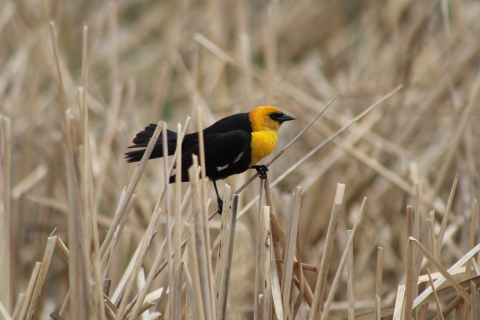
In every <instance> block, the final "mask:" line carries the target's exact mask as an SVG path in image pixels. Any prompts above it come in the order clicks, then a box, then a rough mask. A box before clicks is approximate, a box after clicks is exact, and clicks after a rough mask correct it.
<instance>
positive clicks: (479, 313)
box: [470, 281, 480, 319]
mask: <svg viewBox="0 0 480 320" xmlns="http://www.w3.org/2000/svg"><path fill="white" fill-rule="evenodd" d="M470 285H471V291H470V292H471V294H472V309H471V311H470V312H471V315H472V319H480V305H479V304H480V301H479V300H478V295H479V294H478V290H477V285H476V284H475V282H473V281H470Z"/></svg>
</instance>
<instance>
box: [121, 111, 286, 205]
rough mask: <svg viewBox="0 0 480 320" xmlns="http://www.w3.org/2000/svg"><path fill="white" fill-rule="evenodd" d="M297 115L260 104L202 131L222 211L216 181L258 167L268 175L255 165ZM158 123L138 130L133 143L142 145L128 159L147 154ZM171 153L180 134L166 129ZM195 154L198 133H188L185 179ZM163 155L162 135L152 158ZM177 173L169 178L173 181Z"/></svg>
mask: <svg viewBox="0 0 480 320" xmlns="http://www.w3.org/2000/svg"><path fill="white" fill-rule="evenodd" d="M290 120H295V118H293V117H291V116H289V115H287V114H285V113H283V112H281V111H280V110H278V109H277V108H275V107H271V106H260V107H257V108H255V109H253V110H252V111H250V112H248V113H238V114H234V115H231V116H228V117H225V118H223V119H220V120H218V121H217V122H215V123H214V124H212V125H211V126H210V127H208V128H206V129H204V130H203V135H204V141H205V166H206V168H205V169H206V176H207V177H208V178H209V179H210V180H212V181H213V185H214V187H215V191H216V193H217V201H218V206H219V212H220V213H221V207H222V200H221V199H220V196H219V195H218V190H217V185H216V183H215V181H216V180H219V179H225V178H226V177H228V176H231V175H234V174H239V173H242V172H245V171H246V170H247V169H256V170H257V172H258V173H259V175H260V177H261V178H263V179H264V178H266V171H268V169H267V167H266V166H263V165H256V164H257V163H258V161H260V160H261V159H262V158H264V157H266V156H268V155H269V154H270V153H272V151H273V150H274V149H275V146H276V144H277V130H278V128H280V126H281V125H282V123H283V122H285V121H290ZM155 128H156V125H155V124H150V125H149V126H148V127H146V128H145V130H144V131H141V132H139V133H137V135H136V137H135V139H133V144H134V145H133V146H130V147H129V148H143V149H140V150H135V151H131V152H127V153H126V159H127V161H128V162H137V161H140V160H141V158H142V156H143V154H144V153H145V149H144V148H145V147H147V145H148V142H149V140H150V138H151V137H152V135H153V132H154V131H155ZM167 143H168V155H169V156H170V155H173V154H174V152H175V148H176V144H177V133H175V132H173V131H170V130H168V131H167ZM192 154H195V155H198V133H197V132H195V133H190V134H187V135H185V137H184V139H183V143H182V181H184V182H185V181H189V177H188V168H189V167H190V166H191V165H192ZM161 157H163V145H162V139H161V138H159V139H158V141H157V143H156V145H155V147H154V149H153V152H152V154H151V156H150V159H154V158H161ZM172 182H175V176H172V177H170V183H172Z"/></svg>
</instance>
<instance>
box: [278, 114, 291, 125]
mask: <svg viewBox="0 0 480 320" xmlns="http://www.w3.org/2000/svg"><path fill="white" fill-rule="evenodd" d="M292 120H295V118H294V117H292V116H289V115H288V114H285V113H282V115H281V116H280V118H278V122H280V123H284V122H285V121H292Z"/></svg>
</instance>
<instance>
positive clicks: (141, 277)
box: [137, 268, 150, 320]
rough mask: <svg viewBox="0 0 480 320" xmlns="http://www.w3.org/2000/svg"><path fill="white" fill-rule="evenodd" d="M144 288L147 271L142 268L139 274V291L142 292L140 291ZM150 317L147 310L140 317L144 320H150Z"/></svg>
mask: <svg viewBox="0 0 480 320" xmlns="http://www.w3.org/2000/svg"><path fill="white" fill-rule="evenodd" d="M144 286H145V271H144V270H143V268H140V271H139V272H138V274H137V290H138V291H139V292H140V290H142V288H143V287H144ZM149 315H150V312H148V310H147V311H145V312H143V313H142V314H141V315H140V317H141V318H142V320H146V319H148V318H149Z"/></svg>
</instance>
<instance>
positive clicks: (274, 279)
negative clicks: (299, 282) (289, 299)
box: [269, 259, 284, 320]
mask: <svg viewBox="0 0 480 320" xmlns="http://www.w3.org/2000/svg"><path fill="white" fill-rule="evenodd" d="M270 262H271V264H270V272H269V274H270V281H271V282H270V283H271V284H272V300H273V308H274V310H275V315H276V316H277V319H279V320H283V316H284V313H283V306H282V289H281V287H280V280H279V278H278V272H277V270H278V269H277V263H276V261H275V259H271V261H270Z"/></svg>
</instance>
